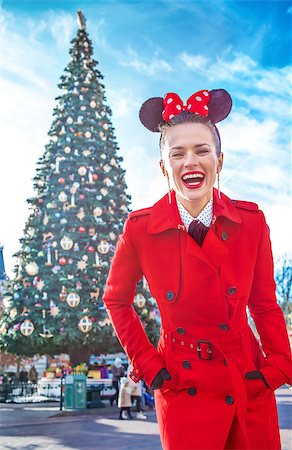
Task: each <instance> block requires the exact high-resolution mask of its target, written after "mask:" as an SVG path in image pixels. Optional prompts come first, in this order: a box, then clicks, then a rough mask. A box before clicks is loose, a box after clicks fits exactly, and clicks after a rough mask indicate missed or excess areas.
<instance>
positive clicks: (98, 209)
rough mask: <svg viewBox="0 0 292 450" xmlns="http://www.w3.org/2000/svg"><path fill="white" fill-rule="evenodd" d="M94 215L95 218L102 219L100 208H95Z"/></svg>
mask: <svg viewBox="0 0 292 450" xmlns="http://www.w3.org/2000/svg"><path fill="white" fill-rule="evenodd" d="M93 214H94V216H95V217H100V216H101V215H102V209H101V208H100V207H99V206H97V207H96V208H94V210H93Z"/></svg>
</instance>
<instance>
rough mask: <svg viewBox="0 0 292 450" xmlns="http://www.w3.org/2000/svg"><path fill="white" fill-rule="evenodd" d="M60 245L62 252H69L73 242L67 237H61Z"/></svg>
mask: <svg viewBox="0 0 292 450" xmlns="http://www.w3.org/2000/svg"><path fill="white" fill-rule="evenodd" d="M60 244H61V247H62V249H63V250H70V249H71V248H72V247H73V244H74V242H73V239H71V238H70V237H69V236H63V237H62V239H61V241H60Z"/></svg>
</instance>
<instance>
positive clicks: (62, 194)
mask: <svg viewBox="0 0 292 450" xmlns="http://www.w3.org/2000/svg"><path fill="white" fill-rule="evenodd" d="M58 199H59V200H60V202H62V203H64V202H66V201H67V194H66V192H65V191H61V192H60V194H59V195H58Z"/></svg>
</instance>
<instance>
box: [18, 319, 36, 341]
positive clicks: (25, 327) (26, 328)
mask: <svg viewBox="0 0 292 450" xmlns="http://www.w3.org/2000/svg"><path fill="white" fill-rule="evenodd" d="M20 331H21V333H22V334H23V336H26V337H27V336H30V335H31V334H32V333H33V332H34V324H33V323H32V322H31V321H30V320H28V319H26V320H25V321H24V322H22V324H21V326H20Z"/></svg>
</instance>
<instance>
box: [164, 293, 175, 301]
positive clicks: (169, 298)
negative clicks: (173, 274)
mask: <svg viewBox="0 0 292 450" xmlns="http://www.w3.org/2000/svg"><path fill="white" fill-rule="evenodd" d="M165 297H166V300H169V301H171V300H173V299H174V292H172V291H167V292H166V294H165Z"/></svg>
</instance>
